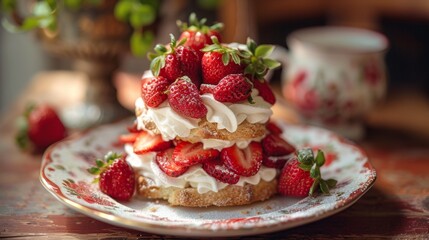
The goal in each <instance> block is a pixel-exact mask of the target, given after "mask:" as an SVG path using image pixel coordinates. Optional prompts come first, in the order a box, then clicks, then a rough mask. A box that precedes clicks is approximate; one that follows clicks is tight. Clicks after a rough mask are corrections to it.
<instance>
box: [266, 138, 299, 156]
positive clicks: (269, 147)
mask: <svg viewBox="0 0 429 240" xmlns="http://www.w3.org/2000/svg"><path fill="white" fill-rule="evenodd" d="M262 148H263V149H264V153H265V154H266V155H267V156H284V155H289V154H291V153H293V152H295V147H294V146H292V145H291V144H290V143H288V142H286V140H284V139H283V138H281V137H280V136H278V135H276V134H268V135H267V136H266V137H265V138H264V139H262Z"/></svg>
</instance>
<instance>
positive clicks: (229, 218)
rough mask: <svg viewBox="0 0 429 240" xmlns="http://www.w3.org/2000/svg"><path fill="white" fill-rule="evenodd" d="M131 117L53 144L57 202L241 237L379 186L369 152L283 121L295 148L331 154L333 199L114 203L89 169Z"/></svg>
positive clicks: (117, 220) (165, 228) (90, 212)
mask: <svg viewBox="0 0 429 240" xmlns="http://www.w3.org/2000/svg"><path fill="white" fill-rule="evenodd" d="M130 124H131V120H128V121H123V122H119V123H115V124H112V125H106V126H102V127H98V128H96V129H93V130H90V131H87V132H85V133H83V134H81V135H80V136H78V137H74V138H72V139H68V140H65V141H62V142H60V143H57V144H55V145H54V146H52V147H50V148H49V149H48V150H47V151H46V152H45V154H44V156H43V162H42V167H41V171H40V179H41V182H42V184H43V186H44V187H45V188H46V189H47V190H48V191H49V192H50V193H51V194H52V195H54V196H55V197H56V198H57V199H58V200H59V201H60V202H62V203H63V204H65V205H66V206H68V207H71V208H72V209H75V210H77V211H79V212H81V213H83V214H85V215H87V216H90V217H93V218H96V219H98V220H100V221H103V222H107V223H110V224H112V225H116V226H122V227H126V228H131V229H136V230H140V231H145V232H150V233H156V234H163V235H166V234H168V235H177V236H193V237H201V236H243V235H253V234H262V233H267V232H273V231H278V230H284V229H288V228H292V227H295V226H299V225H303V224H306V223H310V222H314V221H317V220H319V219H322V218H326V217H328V216H330V215H333V214H335V213H337V212H340V211H342V210H344V209H346V208H347V207H349V206H351V205H352V204H353V203H354V202H355V201H357V200H358V199H359V198H360V197H361V196H362V195H363V194H364V193H365V192H366V191H367V190H368V189H369V188H370V187H371V186H372V184H373V183H374V181H375V178H376V173H375V170H374V168H373V167H372V166H371V164H370V163H369V161H368V158H367V156H366V155H365V153H364V152H363V151H362V150H361V149H360V148H359V147H357V146H355V145H354V144H352V143H350V142H348V141H347V140H345V139H343V138H341V137H338V136H337V135H335V134H333V133H332V132H329V131H326V130H322V129H319V128H314V127H308V126H295V125H287V124H284V123H278V124H279V125H280V126H281V127H282V128H283V130H284V133H283V137H284V138H285V139H287V140H288V141H289V142H291V143H293V144H294V145H295V146H297V147H298V148H300V147H304V146H307V147H308V146H310V147H313V148H320V149H323V150H324V151H325V155H326V156H327V163H326V164H327V166H324V167H323V168H322V169H321V171H322V174H323V176H324V178H335V179H337V180H338V185H337V187H335V188H334V189H333V190H332V191H331V195H318V196H316V197H307V198H290V197H282V196H276V197H273V198H272V199H270V200H267V201H265V202H260V203H255V204H251V205H247V206H239V207H209V208H185V207H170V206H169V205H168V204H167V203H165V202H162V201H160V202H155V201H149V200H142V199H132V200H131V201H130V202H117V201H115V200H114V199H112V198H110V197H109V196H107V195H105V194H103V193H102V192H100V190H99V189H98V186H97V185H96V184H91V181H92V180H93V176H92V175H90V174H89V173H88V172H87V171H86V169H87V168H89V167H90V166H92V165H93V164H94V159H96V158H100V157H102V156H104V154H105V153H106V152H108V151H111V150H113V151H117V152H123V149H122V146H120V145H119V144H117V137H118V136H119V134H121V133H124V132H126V130H125V129H126V126H128V125H130Z"/></svg>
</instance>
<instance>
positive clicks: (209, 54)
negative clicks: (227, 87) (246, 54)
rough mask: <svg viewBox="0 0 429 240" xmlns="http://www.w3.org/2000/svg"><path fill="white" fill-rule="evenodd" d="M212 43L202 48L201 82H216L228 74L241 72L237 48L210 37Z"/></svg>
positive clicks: (241, 67)
mask: <svg viewBox="0 0 429 240" xmlns="http://www.w3.org/2000/svg"><path fill="white" fill-rule="evenodd" d="M212 41H213V44H212V45H209V46H207V47H205V48H203V49H202V51H203V52H205V53H204V55H203V58H202V59H201V70H202V77H203V83H208V84H214V85H216V84H218V83H219V81H220V80H221V79H222V78H224V77H225V76H226V75H229V74H237V73H243V66H242V65H241V59H240V55H239V52H238V50H237V49H233V48H230V47H228V46H223V45H221V44H220V43H219V41H218V40H217V39H216V37H212Z"/></svg>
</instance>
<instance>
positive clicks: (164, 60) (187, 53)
mask: <svg viewBox="0 0 429 240" xmlns="http://www.w3.org/2000/svg"><path fill="white" fill-rule="evenodd" d="M185 41H186V39H182V40H180V41H179V42H177V41H176V39H175V38H174V36H173V34H170V45H169V46H168V47H165V46H164V45H161V44H157V45H156V46H155V48H154V49H155V52H156V53H150V54H149V59H150V60H151V64H150V69H151V70H152V74H153V75H154V76H155V77H158V76H161V77H165V78H167V79H168V80H169V81H170V83H172V82H174V81H175V80H176V79H178V78H180V77H182V76H188V77H189V78H190V79H191V80H192V82H193V83H194V84H196V85H197V86H199V85H200V71H201V65H200V60H199V57H198V54H197V53H196V52H195V50H194V49H192V48H191V47H189V46H184V45H183V44H184V43H185Z"/></svg>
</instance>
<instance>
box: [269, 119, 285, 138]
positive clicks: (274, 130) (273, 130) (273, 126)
mask: <svg viewBox="0 0 429 240" xmlns="http://www.w3.org/2000/svg"><path fill="white" fill-rule="evenodd" d="M267 129H268V131H269V132H270V133H272V134H277V135H280V134H282V133H283V129H281V128H280V127H279V126H278V125H277V124H276V123H274V122H272V121H270V122H268V123H267Z"/></svg>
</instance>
